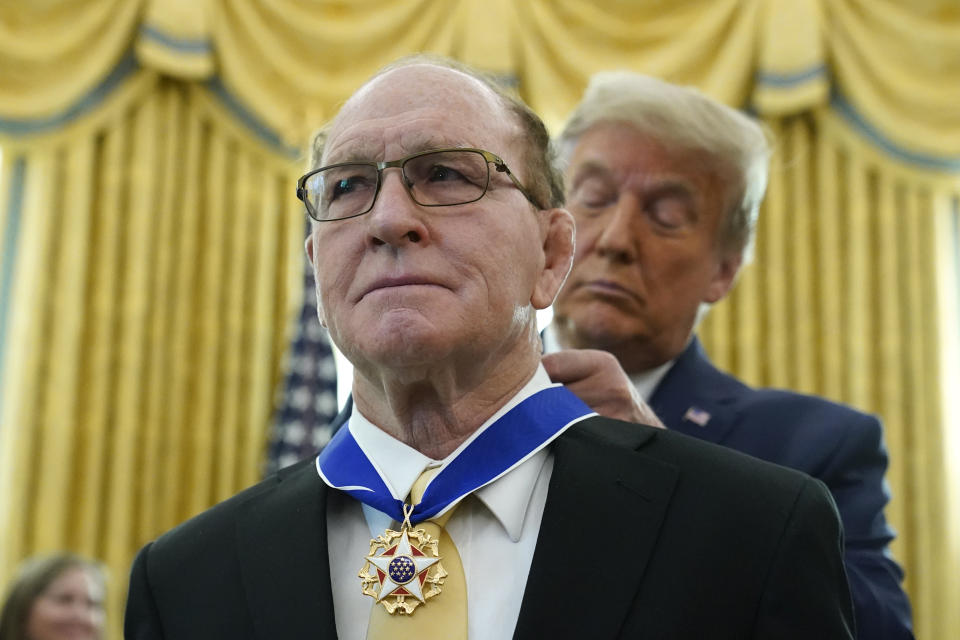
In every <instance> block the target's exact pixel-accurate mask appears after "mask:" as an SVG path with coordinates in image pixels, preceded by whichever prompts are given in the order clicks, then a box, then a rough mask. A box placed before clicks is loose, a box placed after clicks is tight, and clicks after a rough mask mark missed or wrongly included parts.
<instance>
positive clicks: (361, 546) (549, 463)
mask: <svg viewBox="0 0 960 640" xmlns="http://www.w3.org/2000/svg"><path fill="white" fill-rule="evenodd" d="M550 384H551V383H550V378H549V376H547V372H546V371H545V370H544V369H543V367H542V366H541V367H538V368H537V371H536V373H535V374H534V376H533V378H531V379H530V381H529V382H528V383H527V384H526V386H524V387H523V389H521V390H520V392H519V393H517V395H515V396H514V397H513V398H511V399H510V401H509V402H507V404H505V405H504V406H503V407H502V408H501V409H500V410H499V411H498V412H497V413H496V414H494V415H493V416H492V417H491V418H490V419H489V420H487V421H486V422H485V423H484V424H483V425H481V427H480V429H478V431H477V432H476V434H474V436H473V437H471V439H470V440H468V441H467V442H464V443H463V444H462V445H461V446H460V447H458V448H457V450H456V451H454V452H453V453H451V454H450V455H449V456H447V457H446V458H445V459H443V460H432V459H430V458H428V457H427V456H425V455H423V454H422V453H420V452H418V451H416V450H415V449H412V448H411V447H408V446H407V445H405V444H404V443H402V442H400V441H399V440H396V439H395V438H393V437H392V436H390V435H388V434H387V433H385V432H384V431H381V430H380V429H379V428H378V427H376V426H375V425H373V424H372V423H370V421H368V420H367V419H366V418H365V417H364V416H363V415H362V414H361V413H360V412H359V411H357V409H356V405H354V410H353V413H352V414H351V415H350V421H349V423H348V428H349V429H350V431H351V433H352V435H353V437H354V439H355V440H356V441H357V444H358V445H360V448H361V449H363V451H364V453H366V455H367V457H368V458H369V459H370V461H371V462H372V463H373V465H374V466H375V467H376V468H377V469H378V470H379V471H380V473H381V475H382V476H383V478H384V480H385V482H386V484H387V486H388V487H389V489H390V491H391V493H392V494H393V496H394V497H395V498H397V499H399V500H403V499H404V498H406V497H407V495H408V494H409V493H410V488H411V487H412V486H413V483H414V481H415V480H416V479H417V477H418V476H419V475H420V474H421V473H422V472H423V471H424V470H425V469H427V468H430V467H434V466H444V465H446V464H447V463H449V462H450V461H451V460H453V459H454V458H455V457H456V456H457V455H458V454H459V453H460V452H461V451H462V450H463V449H464V448H465V447H466V446H467V444H469V442H471V441H472V439H473V438H474V437H476V435H477V434H479V433H480V432H482V431H483V430H484V429H486V428H487V427H488V426H489V425H491V424H493V422H495V421H496V419H497V418H499V417H500V416H501V415H503V414H504V413H506V412H507V411H508V410H510V409H512V408H513V407H514V406H516V405H517V404H519V403H520V402H521V401H522V400H524V399H525V398H527V397H528V396H530V395H532V394H534V393H536V392H537V391H540V390H541V389H544V388H546V387H548V386H550ZM552 470H553V455H552V454H551V453H550V452H549V448H544V449H541V450H540V451H539V452H537V453H536V454H534V455H533V456H531V457H530V458H528V459H527V460H525V461H524V462H523V463H522V464H520V465H519V466H518V467H516V468H515V469H513V470H511V471H510V472H509V473H507V474H506V475H504V476H502V477H500V478H499V479H497V480H496V481H494V482H492V483H490V484H488V485H486V486H485V487H481V488H480V489H478V490H477V491H475V492H474V493H473V494H472V496H470V497H468V498H466V499H464V500H463V501H462V502H461V503H460V505H459V506H458V507H457V509H456V511H454V513H453V516H452V517H451V518H450V520H449V521H448V522H447V525H446V529H447V531H448V532H449V534H450V537H451V538H453V542H454V544H456V545H457V551H458V552H459V553H460V559H461V561H462V562H463V571H464V574H465V576H466V581H467V625H468V633H469V637H470V639H471V640H485V639H490V640H500V639H502V638H509V637H511V636H512V635H513V630H514V627H516V624H517V618H518V616H519V613H520V603H521V601H522V599H523V592H524V589H525V587H526V583H527V575H528V573H529V572H530V562H531V560H532V559H533V550H534V547H535V546H536V543H537V536H538V535H539V533H540V520H541V518H542V516H543V508H544V505H545V504H546V499H547V488H548V486H549V483H550V474H551V472H552ZM388 527H390V528H393V529H399V526H398V525H397V523H395V522H393V521H392V520H391V518H390V516H388V515H386V514H384V513H382V512H380V511H377V510H376V509H373V508H372V507H368V506H367V505H361V503H359V502H357V501H356V500H354V499H353V498H351V497H350V496H348V495H346V494H343V493H340V492H337V491H331V492H330V500H329V502H328V507H327V551H328V554H329V557H330V580H331V583H332V586H333V608H334V613H335V616H336V626H337V635H338V636H339V637H340V638H342V639H344V640H363V638H365V637H366V635H367V624H368V622H369V617H370V607H371V606H372V605H373V604H374V600H373V598H371V597H370V596H365V595H363V594H362V593H361V591H360V578H359V577H358V576H357V573H358V572H359V571H360V569H361V568H362V567H363V564H364V558H365V557H366V556H367V555H368V554H369V552H370V539H371V538H374V537H376V536H378V535H380V534H382V533H383V532H384V530H385V529H387V528H388ZM438 597H443V596H442V594H441V595H440V596H438ZM376 606H378V607H379V606H382V605H380V604H377V605H376ZM426 606H429V601H428V602H427V605H426Z"/></svg>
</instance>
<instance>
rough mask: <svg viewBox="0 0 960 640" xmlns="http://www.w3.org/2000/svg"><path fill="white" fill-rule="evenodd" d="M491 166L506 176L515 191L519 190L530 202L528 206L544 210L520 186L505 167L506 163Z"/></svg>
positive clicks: (496, 163)
mask: <svg viewBox="0 0 960 640" xmlns="http://www.w3.org/2000/svg"><path fill="white" fill-rule="evenodd" d="M493 166H494V167H496V168H497V171H499V172H500V173H505V174H507V177H508V178H510V182H512V183H513V186H515V187H516V188H517V189H519V190H520V193H522V194H523V197H524V198H526V199H527V200H528V201H529V202H530V204H532V205H533V206H535V207H536V208H537V209H544V208H545V207H543V206H541V205H540V203H539V202H537V200H536V198H534V197H533V196H532V195H530V192H529V191H527V189H526V187H524V186H523V185H522V184H520V181H519V180H517V177H516V176H515V175H513V171H510V167H508V166H507V163H506V162H503V161H500V162H494V163H493Z"/></svg>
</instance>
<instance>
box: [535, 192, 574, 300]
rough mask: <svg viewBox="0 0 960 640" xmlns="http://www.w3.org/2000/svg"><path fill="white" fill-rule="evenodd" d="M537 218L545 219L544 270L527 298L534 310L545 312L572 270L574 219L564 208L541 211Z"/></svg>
mask: <svg viewBox="0 0 960 640" xmlns="http://www.w3.org/2000/svg"><path fill="white" fill-rule="evenodd" d="M540 215H542V216H545V217H546V219H545V222H544V224H545V227H546V233H545V234H544V238H543V256H544V263H543V269H542V270H541V271H540V277H539V278H538V279H537V283H536V286H535V287H534V289H533V295H532V296H531V297H530V302H531V303H532V304H533V307H534V309H546V308H547V307H549V306H550V305H551V304H553V300H554V298H556V297H557V293H559V292H560V287H562V286H563V281H564V280H566V279H567V275H568V274H569V273H570V269H571V267H573V250H574V233H575V231H574V222H573V216H572V215H570V212H569V211H567V210H566V209H548V210H546V211H541V212H540Z"/></svg>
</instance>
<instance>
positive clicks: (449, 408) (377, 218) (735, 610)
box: [125, 59, 852, 640]
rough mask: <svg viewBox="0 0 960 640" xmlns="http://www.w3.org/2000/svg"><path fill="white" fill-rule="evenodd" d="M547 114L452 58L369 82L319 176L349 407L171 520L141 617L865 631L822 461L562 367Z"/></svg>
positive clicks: (270, 629)
mask: <svg viewBox="0 0 960 640" xmlns="http://www.w3.org/2000/svg"><path fill="white" fill-rule="evenodd" d="M548 142H549V140H548V136H547V134H546V130H545V128H544V127H543V124H542V123H541V122H540V121H539V119H538V118H537V117H536V116H535V115H534V114H533V113H532V112H530V111H529V109H527V108H526V107H525V106H524V105H522V104H521V103H519V102H518V101H516V100H515V99H512V98H510V97H508V96H506V95H504V94H503V93H501V92H500V91H499V90H497V89H496V88H495V87H494V86H493V85H492V84H490V83H489V82H488V81H486V80H484V79H482V78H480V77H479V76H477V75H475V74H473V73H471V72H469V71H466V70H463V69H460V68H458V67H457V66H456V65H452V64H450V63H446V62H442V61H436V60H429V59H415V60H408V61H405V62H403V63H401V64H398V65H395V66H393V67H388V68H387V69H386V70H385V71H382V72H381V73H379V74H378V75H376V76H374V78H373V79H372V80H370V81H369V82H367V83H366V84H365V85H364V86H363V87H361V88H360V89H359V90H358V91H357V93H355V94H354V95H353V96H352V97H351V98H350V99H349V100H348V101H347V102H346V103H345V105H344V107H343V108H342V110H341V111H340V113H339V114H338V115H337V117H336V118H335V119H334V121H333V123H332V124H331V125H330V127H329V129H328V130H327V132H326V133H325V134H323V135H321V136H319V137H318V138H317V140H316V142H315V145H314V154H313V156H314V157H313V158H312V166H313V167H315V169H314V170H312V171H311V172H308V173H307V174H306V175H305V176H304V177H303V178H301V180H300V183H299V188H298V195H299V196H300V197H301V198H302V199H303V200H304V202H305V204H306V205H307V210H308V212H309V213H310V215H311V216H312V217H313V218H314V219H315V220H316V222H315V225H314V228H313V231H312V233H311V236H310V238H309V239H308V243H307V252H308V255H309V257H310V260H311V262H312V263H313V265H314V268H315V271H316V276H317V292H318V301H319V305H318V306H319V313H320V317H321V320H322V321H323V323H324V324H325V325H326V326H327V327H328V329H329V331H330V336H331V338H332V340H333V341H334V343H336V344H337V346H338V347H339V348H340V349H341V350H342V351H343V352H344V353H345V355H346V356H347V357H348V358H349V359H350V360H351V362H352V363H353V365H354V381H353V399H354V406H353V410H352V413H351V415H350V418H349V422H348V425H347V428H343V429H340V431H339V432H338V433H337V435H336V437H335V438H334V439H333V440H332V441H331V443H330V444H329V445H328V446H327V447H326V448H325V449H324V451H323V452H322V453H321V454H320V455H319V456H318V457H317V459H315V460H311V461H307V462H305V463H301V464H299V465H295V466H293V467H289V468H287V469H285V470H282V471H280V472H279V473H278V474H277V475H275V476H273V477H271V478H268V479H267V480H266V481H264V482H263V483H261V484H259V485H257V486H255V487H253V488H251V489H248V490H247V491H245V492H243V493H241V494H239V495H237V496H235V497H233V498H231V499H229V500H227V501H226V502H224V503H221V504H220V505H217V506H216V507H214V508H212V509H210V510H209V511H207V512H205V513H203V514H201V515H200V516H198V517H196V518H194V519H192V520H190V521H188V522H186V523H185V524H183V525H181V526H180V527H178V528H176V529H174V530H173V531H171V532H168V533H167V534H165V535H163V536H161V537H160V538H159V539H157V540H156V541H155V542H154V543H152V544H149V545H147V546H146V547H145V548H144V549H143V550H142V551H141V552H140V554H139V555H138V556H137V559H136V561H135V563H134V566H133V570H132V575H131V586H130V594H129V599H128V605H127V615H126V621H125V630H126V636H127V637H128V638H133V639H138V640H148V639H156V638H170V639H175V640H190V639H193V638H196V639H200V638H202V639H204V640H210V639H216V638H224V639H226V638H229V639H231V640H238V639H244V638H260V639H263V640H267V639H274V638H284V639H295V638H312V639H316V638H334V637H340V638H356V639H361V638H365V637H367V638H400V637H419V638H424V639H425V638H444V639H446V640H450V639H453V638H460V639H463V638H468V637H469V638H473V639H474V640H478V639H481V638H490V639H502V638H507V637H511V636H512V637H515V638H544V637H553V638H573V637H590V638H597V639H600V638H635V637H649V638H661V639H662V638H677V639H680V638H707V637H709V638H730V639H734V638H738V639H739V638H798V639H799V638H803V639H807V638H850V637H852V635H851V633H852V612H851V604H850V600H849V593H848V587H847V583H846V578H845V575H844V569H843V563H842V560H841V545H842V534H841V529H840V524H839V519H838V516H837V513H836V510H835V507H834V505H833V502H832V500H831V498H830V495H829V493H828V492H827V490H826V488H825V487H824V486H823V485H822V484H821V483H820V482H818V481H816V480H813V479H810V478H809V477H808V476H806V475H804V474H801V473H797V472H795V471H792V470H788V469H783V468H781V467H777V466H775V465H770V464H768V463H765V462H762V461H759V460H756V459H754V458H750V457H748V456H743V455H741V454H738V453H736V452H731V451H729V450H726V449H723V448H721V447H716V446H713V445H710V444H707V443H702V442H699V441H697V440H694V439H692V438H687V437H686V436H683V435H680V434H676V433H672V432H669V431H665V430H662V429H655V428H651V427H645V426H641V425H636V424H631V423H625V422H619V421H617V420H611V419H606V418H600V417H596V416H595V414H593V413H592V412H591V411H590V410H589V409H588V408H587V407H586V406H585V405H583V403H582V402H580V401H579V400H577V399H576V397H575V396H574V395H573V394H572V393H570V392H569V391H567V390H566V389H565V388H564V387H562V386H561V385H555V384H551V383H550V381H549V379H548V377H547V374H546V372H545V371H544V369H543V368H542V366H541V365H540V362H539V361H540V343H539V337H538V334H537V331H536V319H535V311H536V310H537V309H542V308H545V307H547V306H548V305H550V304H551V303H552V301H553V299H554V297H555V295H556V293H557V291H558V290H559V288H560V286H561V284H562V282H563V280H564V278H565V277H566V275H567V273H568V271H569V268H570V265H571V263H572V258H573V232H574V229H573V219H572V217H571V216H570V214H569V213H568V212H567V211H565V210H564V209H562V208H560V206H561V202H562V190H561V189H560V187H559V184H560V183H559V178H558V177H557V176H556V175H555V174H554V170H553V168H552V165H551V163H550V162H549V159H548V156H547V149H548ZM431 478H432V479H431ZM424 487H425V488H424ZM388 528H389V529H391V531H385V530H386V529H388ZM431 532H432V533H431ZM372 537H374V538H375V539H374V540H373V541H370V542H368V541H369V540H370V539H371V538H372ZM433 545H436V546H433ZM438 559H439V562H437V560H438ZM441 567H442V570H441V569H440V568H441ZM358 570H361V571H360V574H361V575H360V576H359V577H358ZM391 612H392V613H391ZM402 612H408V613H402ZM441 616H443V617H444V620H443V621H442V622H440V620H439V618H440V617H441ZM431 626H432V627H433V629H432V630H431V631H427V630H423V629H420V627H431ZM414 628H417V629H419V630H417V631H414Z"/></svg>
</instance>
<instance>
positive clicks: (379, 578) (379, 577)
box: [377, 569, 387, 584]
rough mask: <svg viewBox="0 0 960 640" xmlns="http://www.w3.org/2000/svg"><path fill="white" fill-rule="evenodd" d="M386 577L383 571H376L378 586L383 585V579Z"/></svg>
mask: <svg viewBox="0 0 960 640" xmlns="http://www.w3.org/2000/svg"><path fill="white" fill-rule="evenodd" d="M386 577H387V574H385V573H384V572H383V571H380V569H377V580H379V581H380V584H383V579H384V578H386Z"/></svg>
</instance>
